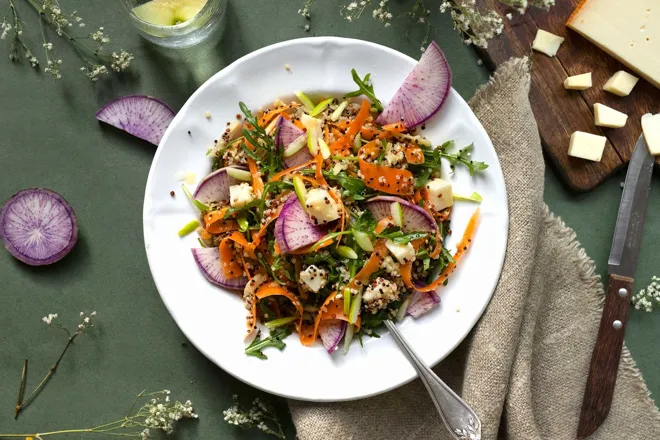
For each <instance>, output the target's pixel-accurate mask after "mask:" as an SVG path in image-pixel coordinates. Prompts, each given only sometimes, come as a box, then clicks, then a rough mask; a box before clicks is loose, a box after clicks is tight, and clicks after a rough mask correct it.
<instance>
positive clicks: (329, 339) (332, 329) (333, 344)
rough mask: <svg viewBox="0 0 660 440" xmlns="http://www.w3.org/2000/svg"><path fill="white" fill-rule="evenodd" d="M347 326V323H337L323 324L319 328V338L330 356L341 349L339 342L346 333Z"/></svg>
mask: <svg viewBox="0 0 660 440" xmlns="http://www.w3.org/2000/svg"><path fill="white" fill-rule="evenodd" d="M347 325H348V323H347V322H346V321H336V322H328V323H323V324H321V325H320V326H319V336H320V337H321V341H322V342H323V346H324V347H325V349H326V350H327V351H328V353H329V354H332V353H334V352H335V351H337V348H339V342H341V338H343V337H344V334H345V333H346V326H347Z"/></svg>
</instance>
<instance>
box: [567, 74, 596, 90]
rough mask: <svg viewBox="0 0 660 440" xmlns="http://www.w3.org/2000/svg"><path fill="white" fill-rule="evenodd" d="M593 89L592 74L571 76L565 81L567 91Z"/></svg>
mask: <svg viewBox="0 0 660 440" xmlns="http://www.w3.org/2000/svg"><path fill="white" fill-rule="evenodd" d="M589 87H591V72H587V73H583V74H582V75H575V76H569V77H568V78H566V79H565V80H564V88H565V89H566V90H586V89H588V88H589Z"/></svg>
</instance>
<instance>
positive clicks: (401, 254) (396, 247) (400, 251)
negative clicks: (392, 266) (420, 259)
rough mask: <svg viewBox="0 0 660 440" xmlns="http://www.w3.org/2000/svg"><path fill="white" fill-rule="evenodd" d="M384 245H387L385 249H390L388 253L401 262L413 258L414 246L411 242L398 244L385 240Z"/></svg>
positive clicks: (404, 262) (403, 262)
mask: <svg viewBox="0 0 660 440" xmlns="http://www.w3.org/2000/svg"><path fill="white" fill-rule="evenodd" d="M385 247H387V250H388V251H390V253H391V254H392V255H394V258H396V259H397V260H398V261H399V263H401V264H406V263H407V262H409V261H413V260H414V259H415V248H414V247H413V245H412V243H408V244H399V243H394V242H393V241H390V240H387V241H386V242H385Z"/></svg>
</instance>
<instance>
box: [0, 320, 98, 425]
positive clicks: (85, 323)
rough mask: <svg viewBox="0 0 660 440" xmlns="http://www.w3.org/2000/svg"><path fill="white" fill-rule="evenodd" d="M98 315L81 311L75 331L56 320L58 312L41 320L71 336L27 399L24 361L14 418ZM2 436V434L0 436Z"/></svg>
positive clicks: (28, 402) (25, 363)
mask: <svg viewBox="0 0 660 440" xmlns="http://www.w3.org/2000/svg"><path fill="white" fill-rule="evenodd" d="M95 317H96V312H92V313H90V314H86V313H85V312H80V322H79V323H78V326H77V327H76V331H75V332H74V333H71V331H69V329H67V328H66V327H64V326H63V325H61V324H58V323H57V322H55V320H56V319H57V318H58V314H57V313H49V314H48V315H46V316H44V317H43V318H41V321H42V322H43V323H44V324H46V325H48V326H49V327H53V328H57V329H60V330H62V331H64V332H65V333H66V334H67V336H68V337H69V339H68V341H67V343H66V345H65V346H64V349H63V350H62V352H61V353H60V355H59V357H58V358H57V361H55V363H54V364H53V365H52V366H51V367H50V368H49V369H48V373H46V376H44V378H43V379H42V380H41V382H39V385H37V387H36V388H35V389H34V391H32V393H31V394H30V395H29V396H28V397H27V399H23V396H24V394H25V379H26V375H27V365H28V361H27V359H25V361H24V362H23V373H22V374H21V383H20V386H19V391H18V400H17V401H16V407H15V409H14V418H17V417H18V415H19V414H20V412H21V411H22V410H23V409H24V408H25V407H26V406H28V405H29V404H30V402H32V401H33V400H34V398H35V397H37V395H38V394H39V391H41V389H42V388H43V387H44V385H46V383H47V382H48V381H49V380H50V378H51V377H52V376H53V374H55V371H56V370H57V367H58V365H59V364H60V362H61V361H62V358H63V357H64V355H65V354H66V352H67V350H68V349H69V347H70V346H71V344H73V341H75V339H76V338H77V337H78V336H80V335H82V334H83V333H84V332H85V330H87V329H88V328H90V327H94V325H93V324H92V320H93V319H94V318H95ZM0 437H1V436H0Z"/></svg>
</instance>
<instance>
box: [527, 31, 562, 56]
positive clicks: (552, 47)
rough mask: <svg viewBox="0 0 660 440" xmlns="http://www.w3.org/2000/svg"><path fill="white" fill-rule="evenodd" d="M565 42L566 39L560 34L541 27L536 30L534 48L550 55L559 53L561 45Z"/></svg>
mask: <svg viewBox="0 0 660 440" xmlns="http://www.w3.org/2000/svg"><path fill="white" fill-rule="evenodd" d="M563 42H564V39H563V38H562V37H560V36H558V35H555V34H552V33H550V32H547V31H544V30H543V29H539V30H538V31H537V32H536V37H535V38H534V42H533V43H532V49H534V50H536V51H538V52H542V53H544V54H546V55H547V56H549V57H554V56H555V55H557V51H558V50H559V46H561V43H563Z"/></svg>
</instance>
